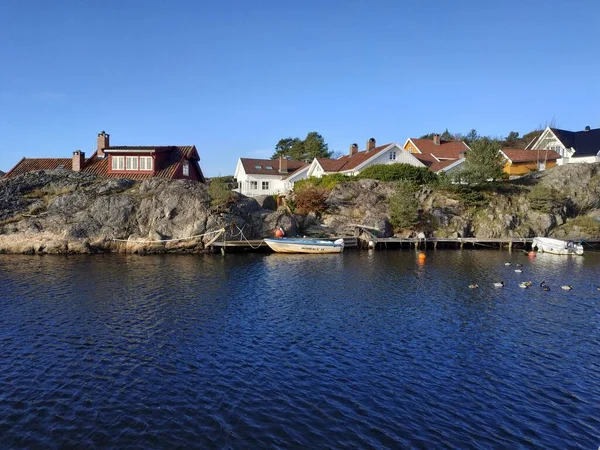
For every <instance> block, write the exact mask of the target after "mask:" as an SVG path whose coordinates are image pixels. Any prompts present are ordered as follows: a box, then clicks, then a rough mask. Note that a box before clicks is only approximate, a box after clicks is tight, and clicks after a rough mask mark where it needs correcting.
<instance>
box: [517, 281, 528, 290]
mask: <svg viewBox="0 0 600 450" xmlns="http://www.w3.org/2000/svg"><path fill="white" fill-rule="evenodd" d="M519 287H520V288H523V289H527V288H528V287H529V285H528V284H527V282H526V281H523V282H522V283H519Z"/></svg>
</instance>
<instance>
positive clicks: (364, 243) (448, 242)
mask: <svg viewBox="0 0 600 450" xmlns="http://www.w3.org/2000/svg"><path fill="white" fill-rule="evenodd" d="M327 239H330V240H335V239H339V238H327ZM343 239H344V248H364V249H368V248H373V249H380V250H382V249H389V250H392V249H398V250H402V249H415V250H420V249H421V250H426V249H433V250H437V249H438V248H451V249H460V250H462V249H467V248H468V249H484V248H493V249H499V250H501V249H507V250H512V249H522V250H529V249H531V243H532V242H533V238H519V237H515V238H476V237H469V238H393V237H390V238H378V237H375V236H373V235H371V234H369V235H367V234H364V233H361V235H360V236H357V237H343ZM573 240H574V241H578V240H579V239H573ZM583 242H584V244H587V245H588V246H589V247H597V246H598V245H600V239H596V238H594V239H583ZM211 247H212V248H213V251H214V250H216V249H219V250H220V251H221V253H225V252H226V251H229V250H232V251H269V250H270V249H269V246H268V245H267V244H266V243H265V242H264V240H262V239H255V240H241V241H227V240H218V241H215V242H213V243H212V244H211Z"/></svg>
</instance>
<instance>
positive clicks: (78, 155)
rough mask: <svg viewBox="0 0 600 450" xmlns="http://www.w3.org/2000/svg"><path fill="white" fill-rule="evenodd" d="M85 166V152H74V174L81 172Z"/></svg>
mask: <svg viewBox="0 0 600 450" xmlns="http://www.w3.org/2000/svg"><path fill="white" fill-rule="evenodd" d="M84 166H85V152H82V151H81V150H75V151H74V152H73V162H72V167H71V168H72V169H73V172H81V171H82V170H83V167H84Z"/></svg>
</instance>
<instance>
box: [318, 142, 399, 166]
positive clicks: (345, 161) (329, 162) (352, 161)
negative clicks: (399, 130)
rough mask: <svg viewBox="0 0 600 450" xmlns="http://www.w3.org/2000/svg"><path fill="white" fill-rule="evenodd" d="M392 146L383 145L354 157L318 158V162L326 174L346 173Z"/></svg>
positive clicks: (356, 154) (358, 153)
mask: <svg viewBox="0 0 600 450" xmlns="http://www.w3.org/2000/svg"><path fill="white" fill-rule="evenodd" d="M390 145H392V144H391V143H390V144H385V145H381V146H379V147H375V148H374V149H373V150H371V151H369V152H367V151H366V150H363V151H360V152H357V153H355V154H354V155H345V156H342V157H341V158H338V159H327V158H317V161H318V162H319V164H320V165H321V167H322V168H323V170H324V171H325V172H344V171H347V170H353V169H355V168H356V167H358V166H360V165H361V164H362V163H364V162H365V161H366V160H368V159H370V158H372V157H373V156H374V155H376V154H377V153H379V152H381V151H382V150H384V149H385V148H387V147H389V146H390Z"/></svg>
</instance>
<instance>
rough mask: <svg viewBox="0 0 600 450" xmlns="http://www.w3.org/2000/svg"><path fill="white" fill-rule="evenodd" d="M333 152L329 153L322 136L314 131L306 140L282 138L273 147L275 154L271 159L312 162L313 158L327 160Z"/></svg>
mask: <svg viewBox="0 0 600 450" xmlns="http://www.w3.org/2000/svg"><path fill="white" fill-rule="evenodd" d="M332 153H333V152H331V151H329V149H328V146H327V144H326V143H325V140H324V139H323V136H321V135H320V134H319V133H317V132H316V131H311V132H310V133H308V134H307V135H306V139H304V140H301V139H299V138H291V137H289V138H284V139H280V140H279V142H278V143H277V145H276V146H275V153H273V155H272V156H271V159H277V158H279V157H280V156H283V157H284V158H288V159H294V160H297V161H307V162H308V161H312V160H313V159H314V158H329V157H330V156H331V154H332Z"/></svg>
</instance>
